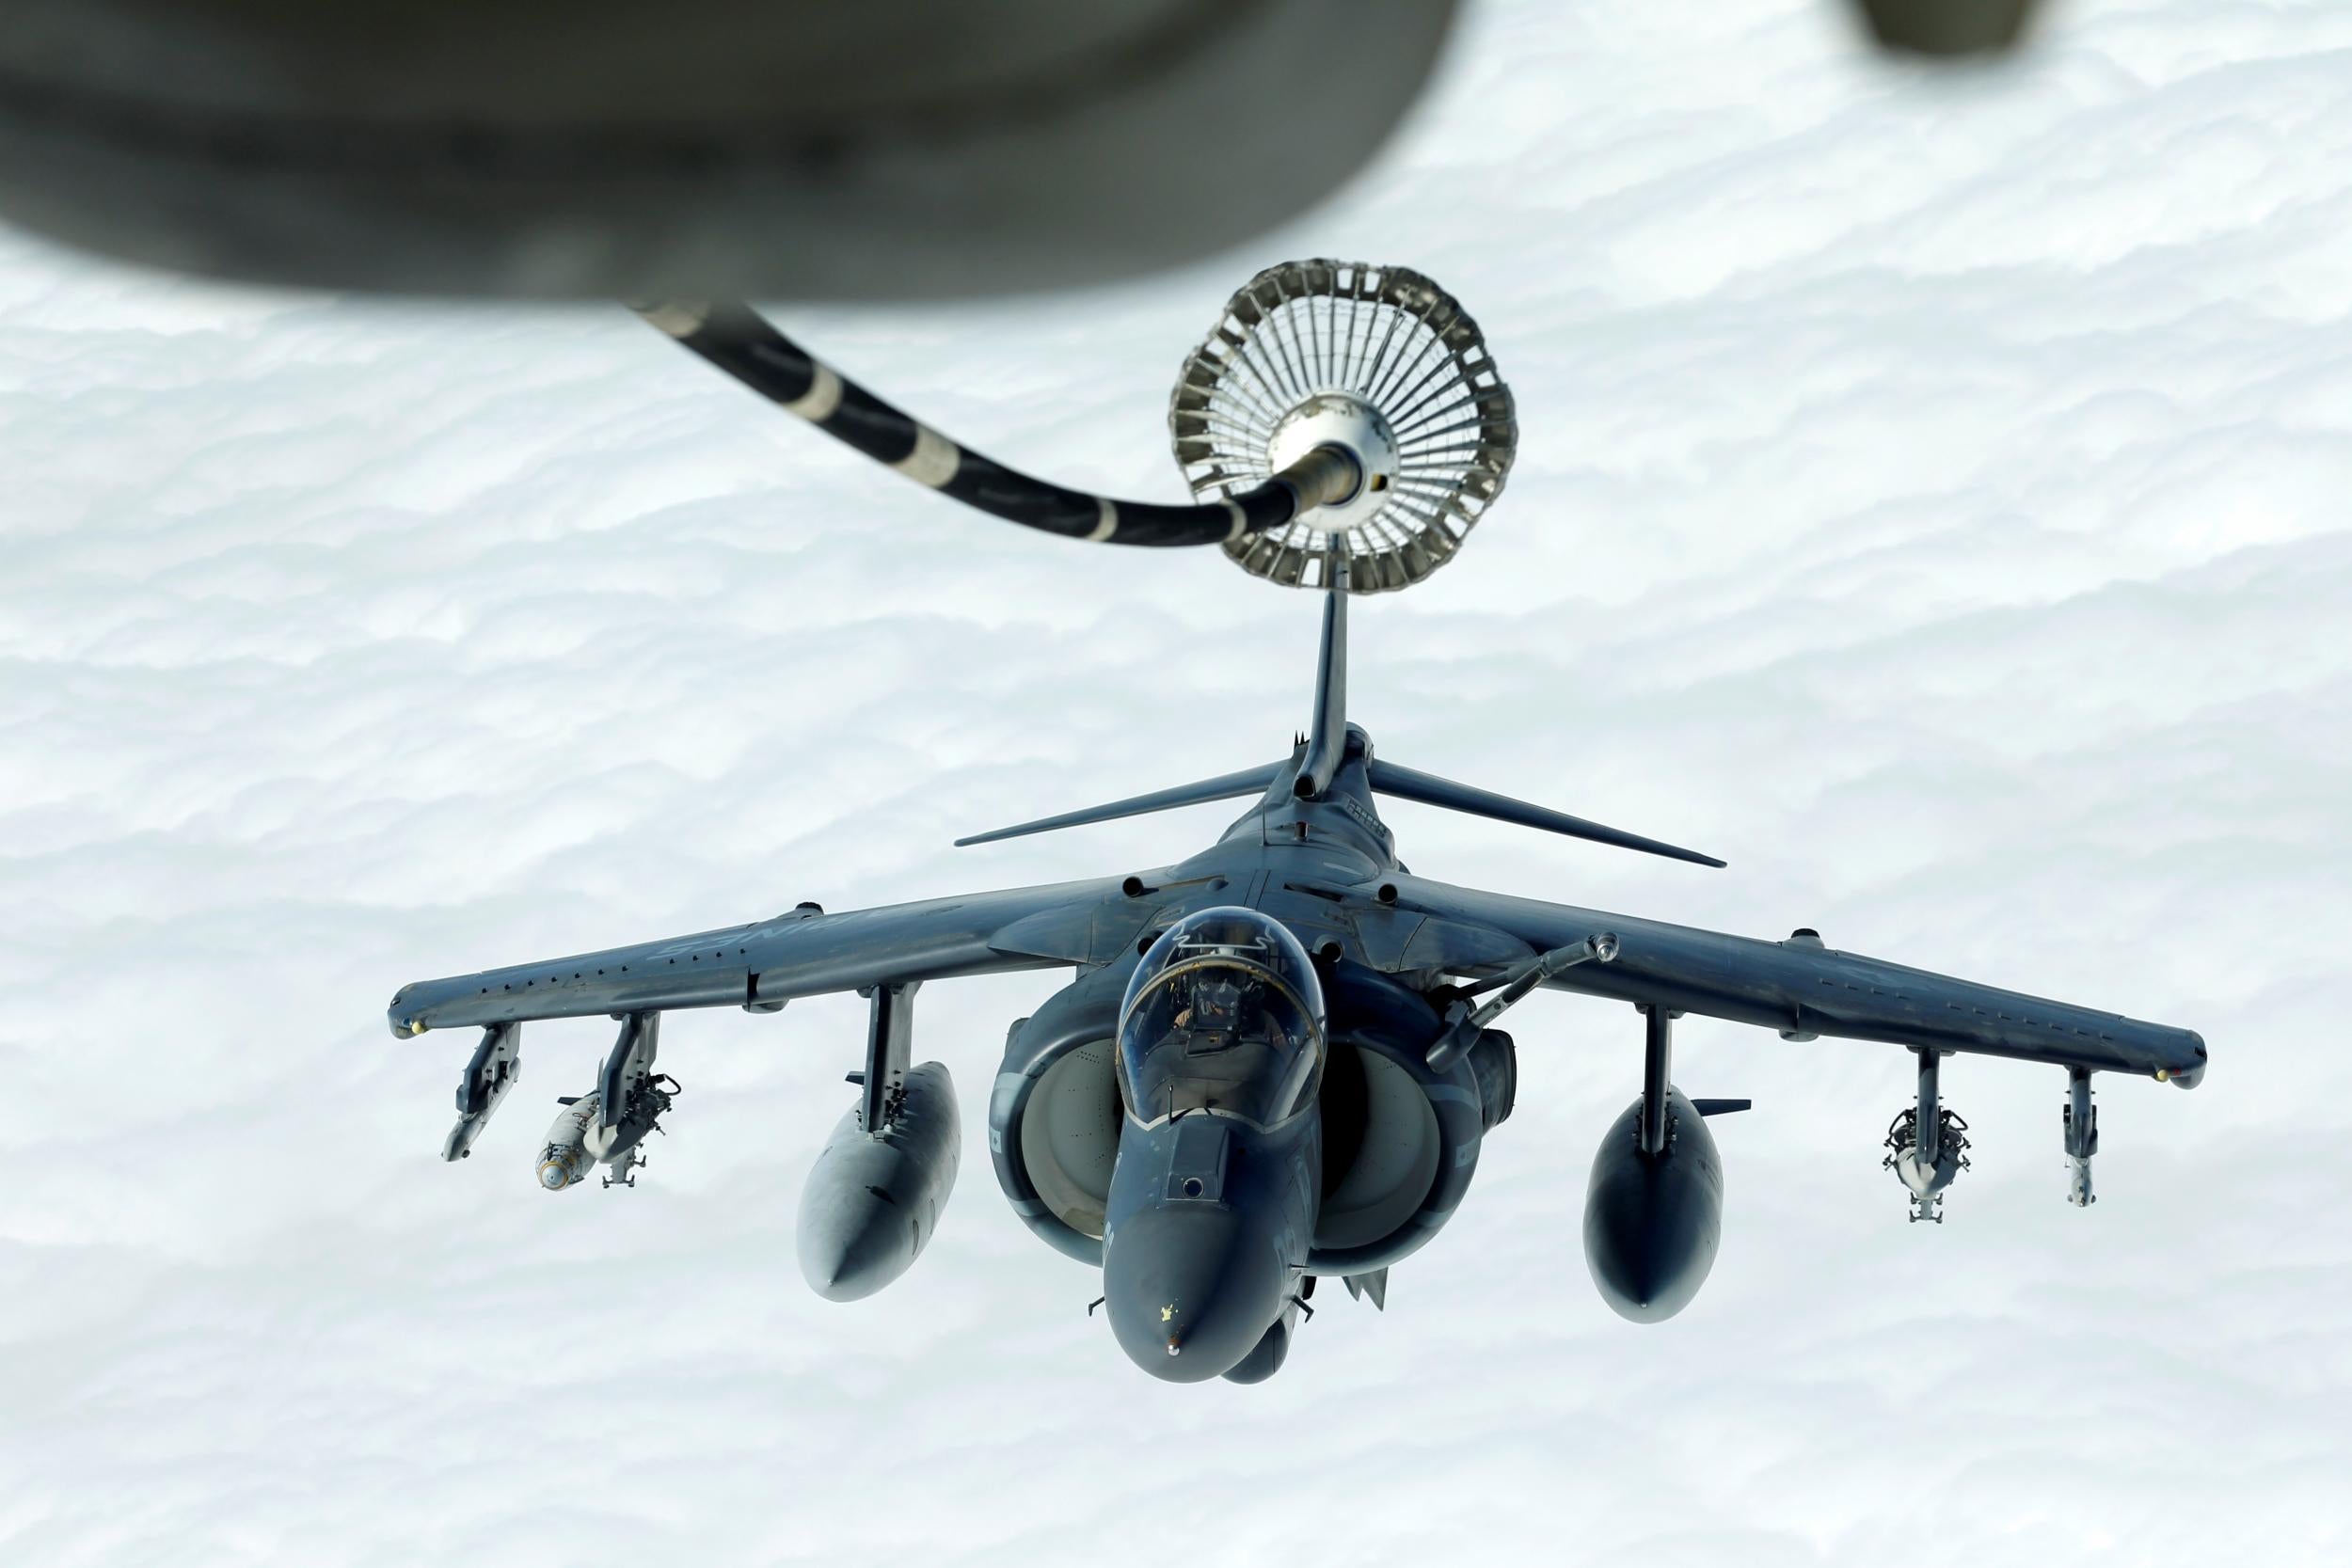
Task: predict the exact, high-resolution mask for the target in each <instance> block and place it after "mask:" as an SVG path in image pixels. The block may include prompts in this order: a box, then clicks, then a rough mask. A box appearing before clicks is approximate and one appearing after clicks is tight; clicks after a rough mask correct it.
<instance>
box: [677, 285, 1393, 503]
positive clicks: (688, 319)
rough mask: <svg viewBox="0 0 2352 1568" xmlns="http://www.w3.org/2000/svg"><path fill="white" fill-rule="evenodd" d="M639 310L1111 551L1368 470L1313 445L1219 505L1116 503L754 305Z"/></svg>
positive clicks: (976, 497)
mask: <svg viewBox="0 0 2352 1568" xmlns="http://www.w3.org/2000/svg"><path fill="white" fill-rule="evenodd" d="M637 313H638V314H639V315H641V316H643V317H644V318H645V320H647V321H648V322H651V323H652V324H653V325H655V326H658V327H660V329H661V330H662V331H664V332H666V333H668V334H669V335H670V336H671V337H673V338H675V339H676V340H677V341H679V342H681V343H683V344H685V345H686V346H687V347H688V348H690V349H692V350H693V351H694V352H695V353H696V354H698V355H700V356H703V357H704V358H705V359H707V360H708V361H709V362H710V363H712V364H713V365H716V366H718V367H719V369H721V370H723V371H724V372H727V374H729V375H731V376H733V377H735V379H736V380H738V381H739V382H741V383H742V384H743V385H744V386H746V387H749V388H751V389H752V390H753V391H755V392H757V393H758V394H759V395H760V396H762V397H764V398H766V399H768V401H769V402H771V403H773V404H777V405H779V406H780V407H782V408H783V409H784V410H785V411H786V412H787V413H789V414H797V415H799V416H800V417H801V418H802V419H803V420H807V421H808V422H809V423H811V424H813V425H815V426H816V427H817V428H818V429H819V430H821V431H823V432H824V433H825V434H826V435H828V436H833V437H834V439H835V440H837V441H841V442H843V443H845V444H846V445H849V446H851V447H854V448H856V449H857V450H858V451H862V452H864V453H865V454H866V456H868V457H870V458H872V459H873V460H874V461H875V462H877V463H881V464H883V465H885V466H886V467H892V468H895V469H897V470H898V472H900V473H902V474H904V475H906V476H907V477H908V478H909V479H912V480H914V481H915V482H916V483H921V484H927V485H929V486H930V487H931V488H932V489H934V490H937V491H939V492H940V493H942V494H943V495H947V496H952V497H954V498H955V499H957V500H960V501H961V502H963V503H964V505H966V506H972V507H977V508H978V509H979V510H980V511H982V512H986V513H988V514H990V515H993V516H997V517H1002V518H1004V519H1005V520H1006V521H1008V522H1013V523H1019V524H1020V525H1021V526H1022V527H1024V528H1033V529H1038V530H1041V531H1044V532H1046V533H1057V534H1060V535H1061V536H1062V537H1064V538H1066V539H1087V540H1092V541H1094V542H1097V543H1100V544H1111V545H1216V544H1223V543H1226V542H1227V541H1229V540H1234V539H1240V538H1243V537H1245V536H1247V535H1248V534H1252V533H1260V532H1263V531H1265V530H1267V529H1272V528H1280V527H1282V526H1283V525H1284V524H1286V523H1289V522H1291V521H1292V520H1293V519H1295V517H1296V516H1297V515H1299V514H1300V513H1302V512H1306V511H1310V510H1311V509H1312V508H1314V507H1318V506H1327V505H1329V504H1331V503H1333V502H1335V501H1344V500H1347V499H1352V498H1353V497H1354V496H1355V494H1356V492H1357V491H1358V490H1359V488H1361V486H1362V484H1363V483H1364V476H1363V467H1362V465H1361V464H1360V463H1359V462H1358V460H1357V458H1356V455H1355V454H1354V453H1353V452H1350V451H1347V450H1346V449H1344V448H1343V447H1336V446H1324V447H1317V448H1316V449H1315V450H1314V451H1311V452H1309V453H1308V454H1307V455H1306V456H1305V457H1302V458H1300V459H1299V460H1298V461H1297V462H1296V463H1294V464H1292V465H1291V466H1290V467H1287V468H1285V469H1283V470H1282V471H1281V472H1280V473H1278V474H1276V475H1275V476H1274V477H1273V478H1271V479H1269V480H1267V481H1265V482H1264V483H1262V484H1259V485H1257V486H1255V487H1253V488H1251V489H1248V490H1246V491H1244V492H1242V493H1241V494H1240V495H1238V496H1234V497H1232V499H1226V500H1214V501H1208V502H1204V503H1201V504H1198V505H1193V506H1164V505H1161V504H1159V503H1157V502H1154V501H1123V500H1112V499H1109V498H1108V497H1105V496H1092V495H1089V494H1087V493H1086V492H1085V491H1083V490H1066V489H1064V488H1063V487H1062V486H1060V485H1058V484H1049V483H1046V482H1045V481H1043V480H1041V479H1032V478H1031V477H1030V476H1028V475H1027V474H1025V473H1019V472H1016V471H1014V470H1013V469H1011V468H1008V467H1004V466H1003V465H1002V464H1000V463H997V462H995V461H993V460H992V459H990V458H987V457H983V456H981V455H980V454H979V453H978V452H976V451H971V450H970V449H968V448H966V447H964V446H962V445H961V443H959V442H956V441H954V440H951V439H949V438H948V437H947V436H942V435H941V434H940V433H939V432H937V431H935V430H933V429H931V428H930V426H929V425H926V424H923V423H922V422H920V421H919V420H914V419H913V418H911V417H909V416H908V415H906V414H904V413H901V412H900V411H899V410H898V409H896V408H893V407H892V406H891V405H890V404H886V403H884V402H882V399H880V398H878V397H876V396H875V395H874V394H873V393H871V392H869V391H867V390H866V388H863V387H860V386H859V385H858V384H857V383H856V382H854V381H851V380H850V379H849V378H847V377H846V376H843V375H841V374H840V373H839V372H835V371H834V369H833V368H832V367H831V366H829V365H826V364H824V363H823V362H821V361H820V360H818V358H817V357H816V356H813V355H811V354H810V353H809V352H808V351H807V350H806V349H803V348H802V347H801V346H800V345H799V344H798V343H796V342H794V341H792V340H790V339H789V338H787V337H786V336H785V335H784V334H783V333H781V332H778V331H777V330H776V329H775V328H774V327H773V326H771V325H769V323H768V322H767V321H766V320H765V319H764V318H762V317H761V316H760V314H759V313H758V312H757V311H755V310H754V309H752V308H751V307H750V306H748V305H743V304H739V303H736V302H732V301H725V302H718V303H702V302H690V301H684V300H673V301H667V302H663V303H660V304H654V305H641V306H638V307H637Z"/></svg>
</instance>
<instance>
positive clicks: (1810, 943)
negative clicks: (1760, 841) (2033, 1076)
mask: <svg viewBox="0 0 2352 1568" xmlns="http://www.w3.org/2000/svg"><path fill="white" fill-rule="evenodd" d="M1390 885H1391V886H1393V888H1394V889H1395V895H1394V902H1395V904H1396V906H1397V907H1398V908H1400V909H1408V910H1415V911H1420V912H1422V913H1424V914H1428V915H1435V916H1438V917H1440V918H1443V919H1446V920H1452V921H1459V922H1464V923H1468V924H1474V925H1480V926H1486V927H1490V928H1492V929H1495V930H1499V931H1502V932H1504V933H1507V934H1508V935H1510V936H1512V937H1514V938H1516V939H1518V941H1520V942H1525V943H1526V944H1527V945H1528V946H1529V947H1530V948H1532V949H1534V951H1536V952H1544V951H1547V950H1549V949H1553V948H1558V947H1561V946H1564V945H1565V944H1567V943H1569V942H1575V941H1577V940H1579V939H1580V938H1582V937H1585V936H1589V935H1591V934H1593V933H1596V932H1613V933H1614V934H1615V935H1616V937H1617V942H1618V949H1617V956H1616V959H1615V961H1614V962H1613V963H1594V964H1582V965H1579V966H1577V967H1575V968H1571V969H1565V970H1562V971H1561V972H1560V973H1559V974H1557V975H1555V976H1553V977H1552V978H1551V979H1549V981H1547V982H1546V983H1547V984H1548V985H1549V986H1550V987H1552V988H1553V989H1555V990H1572V991H1580V992H1582V993H1584V994H1587V995H1593V996H1606V997H1611V998H1613V999H1615V1000H1618V1001H1622V1002H1631V1003H1635V1004H1637V1005H1641V1006H1661V1007H1665V1008H1668V1009H1670V1010H1672V1011H1675V1012H1683V1013H1696V1014H1699V1015H1701V1016H1703V1017H1707V1018H1720V1019H1726V1020H1729V1021H1731V1022H1737V1023H1750V1024H1756V1025H1759V1026H1761V1027H1764V1028H1768V1029H1776V1030H1780V1031H1782V1032H1783V1033H1785V1034H1788V1035H1793V1036H1807V1035H1828V1036H1833V1037H1839V1038H1845V1039H1865V1040H1880V1041H1884V1042H1886V1043H1888V1044H1892V1045H1905V1046H1913V1047H1925V1048H1929V1049H1932V1050H1938V1051H1956V1052H1972V1053H1979V1054H1982V1055H1991V1056H2009V1057H2014V1058H2017V1059H2020V1060H2024V1061H2033V1062H2053V1063H2058V1064H2060V1065H2063V1066H2067V1067H2078V1068H2087V1069H2095V1070H2099V1071H2109V1072H2132V1073H2139V1074H2144V1075H2148V1076H2153V1077H2157V1078H2163V1079H2167V1080H2169V1081H2171V1082H2174V1083H2178V1084H2180V1085H2182V1086H2183V1087H2194V1086H2195V1085H2196V1084H2197V1083H2198V1081H2199V1080H2200V1079H2201V1077H2202V1076H2203V1074H2204V1069H2205V1042H2204V1040H2203V1038H2202V1037H2200V1036H2199V1035H2197V1034H2196V1033H2195V1032H2194V1031H2192V1030H2187V1029H2176V1028H2172V1027H2170V1026H2169V1025H2166V1024H2161V1023H2148V1022H2141V1021H2140V1020H2138V1019H2132V1018H2124V1017H2122V1016H2121V1015H2120V1014H2116V1013H2107V1012H2100V1011H2098V1010H2096V1009H2093V1008H2090V1007H2081V1006H2074V1005H2073V1004H2072V1003H2065V1002H2053V1001H2050V1000H2048V999H2046V998H2043V997H2038V996H2027V995H2026V994H2024V993H2022V992H2019V991H2011V990H1998V989H1996V988H1994V987H1992V986H1982V985H1978V984H1976V983H1974V982H1972V981H1968V980H1961V979H1956V978H1954V977H1952V976H1950V975H1947V974H1933V973H1931V972H1930V971H1927V970H1921V969H1911V968H1907V967H1905V966H1904V965H1901V964H1895V963H1888V962H1886V961H1885V960H1883V959H1881V958H1866V957H1864V956H1863V955H1861V954H1858V953H1843V952H1839V951H1836V949H1834V948H1827V947H1823V946H1821V945H1820V944H1819V942H1818V941H1816V940H1806V939H1804V938H1791V939H1789V940H1788V941H1785V942H1765V941H1760V940H1758V939H1756V938H1753V937H1736V936H1726V935H1724V934H1722V933H1720V932H1715V931H1703V930H1698V929H1696V928H1694V927H1687V926H1670V925H1665V924H1663V923H1661V922H1658V921H1649V920H1635V919H1630V918H1629V917H1627V916H1624V915H1617V914H1610V913H1608V912H1606V911H1599V910H1583V909H1576V908H1573V907H1571V906H1568V905H1565V904H1548V903H1545V902H1543V901H1541V900H1539V899H1534V898H1516V897H1511V896H1509V895H1503V894H1496V893H1481V892H1477V891H1474V890H1471V889H1468V888H1457V887H1452V886H1449V885H1447V884H1446V883H1443V882H1433V881H1426V880H1423V879H1420V878H1417V877H1396V878H1393V879H1390Z"/></svg>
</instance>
